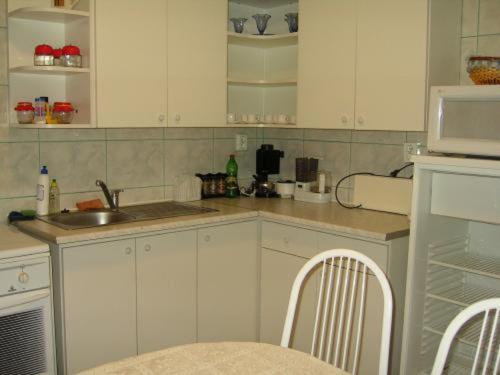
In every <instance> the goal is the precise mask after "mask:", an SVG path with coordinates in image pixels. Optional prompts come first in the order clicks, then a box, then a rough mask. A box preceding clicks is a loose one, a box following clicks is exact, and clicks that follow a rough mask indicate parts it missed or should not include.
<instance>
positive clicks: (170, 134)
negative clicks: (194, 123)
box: [165, 128, 214, 139]
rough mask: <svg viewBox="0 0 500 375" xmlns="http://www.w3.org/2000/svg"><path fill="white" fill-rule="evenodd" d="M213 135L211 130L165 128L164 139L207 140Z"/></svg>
mask: <svg viewBox="0 0 500 375" xmlns="http://www.w3.org/2000/svg"><path fill="white" fill-rule="evenodd" d="M213 133H214V130H213V129H212V128H166V129H165V139H208V138H212V137H213Z"/></svg>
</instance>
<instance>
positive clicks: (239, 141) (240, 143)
mask: <svg viewBox="0 0 500 375" xmlns="http://www.w3.org/2000/svg"><path fill="white" fill-rule="evenodd" d="M246 150H248V136H247V135H245V134H236V151H246Z"/></svg>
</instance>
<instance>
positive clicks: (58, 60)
mask: <svg viewBox="0 0 500 375" xmlns="http://www.w3.org/2000/svg"><path fill="white" fill-rule="evenodd" d="M52 54H53V55H54V65H56V66H61V65H62V61H61V56H62V48H56V49H55V50H54V52H53V53H52Z"/></svg>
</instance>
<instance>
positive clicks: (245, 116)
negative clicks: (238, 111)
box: [241, 113, 248, 123]
mask: <svg viewBox="0 0 500 375" xmlns="http://www.w3.org/2000/svg"><path fill="white" fill-rule="evenodd" d="M241 122H243V123H248V115H247V114H246V113H243V114H242V115H241Z"/></svg>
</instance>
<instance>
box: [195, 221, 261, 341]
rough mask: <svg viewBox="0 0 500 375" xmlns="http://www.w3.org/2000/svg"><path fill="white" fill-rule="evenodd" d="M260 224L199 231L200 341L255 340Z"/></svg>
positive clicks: (252, 223) (254, 223)
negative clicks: (258, 232)
mask: <svg viewBox="0 0 500 375" xmlns="http://www.w3.org/2000/svg"><path fill="white" fill-rule="evenodd" d="M257 251H258V245H257V223H256V222H245V223H238V224H231V225H224V226H217V227H212V228H206V229H200V230H199V231H198V341H255V340H256V339H257V332H258V327H257V314H258V312H257V306H258V267H257V259H258V252H257Z"/></svg>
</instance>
